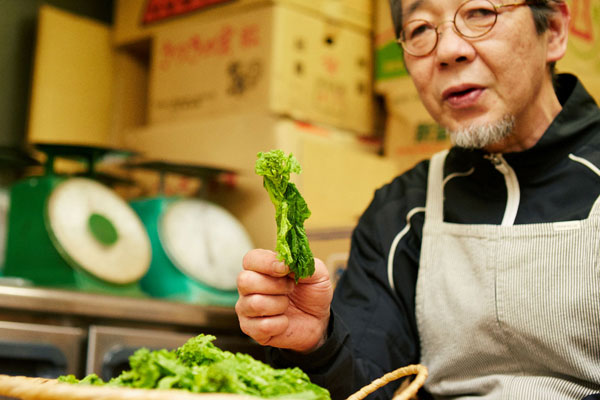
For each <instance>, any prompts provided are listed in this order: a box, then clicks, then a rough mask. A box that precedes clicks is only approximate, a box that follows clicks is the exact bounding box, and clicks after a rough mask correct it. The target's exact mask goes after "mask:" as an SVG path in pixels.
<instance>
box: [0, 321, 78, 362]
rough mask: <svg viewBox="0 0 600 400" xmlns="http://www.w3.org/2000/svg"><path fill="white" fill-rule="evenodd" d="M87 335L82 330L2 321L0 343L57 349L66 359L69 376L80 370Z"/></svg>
mask: <svg viewBox="0 0 600 400" xmlns="http://www.w3.org/2000/svg"><path fill="white" fill-rule="evenodd" d="M86 335H87V332H86V330H84V329H80V328H73V327H65V326H52V325H42V324H24V323H19V322H8V321H0V341H2V342H8V343H13V344H16V343H23V344H31V343H34V344H45V345H48V346H50V347H52V348H54V349H57V350H58V351H59V352H60V353H61V354H62V355H63V356H64V357H65V361H66V368H67V369H66V371H65V373H67V374H76V373H78V372H79V370H80V363H81V358H82V357H81V356H82V350H83V344H84V341H85V338H86Z"/></svg>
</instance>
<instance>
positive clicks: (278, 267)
mask: <svg viewBox="0 0 600 400" xmlns="http://www.w3.org/2000/svg"><path fill="white" fill-rule="evenodd" d="M273 269H274V270H275V272H276V273H278V274H281V275H286V274H287V273H288V272H289V270H288V267H287V265H285V263H283V262H282V261H275V262H274V263H273Z"/></svg>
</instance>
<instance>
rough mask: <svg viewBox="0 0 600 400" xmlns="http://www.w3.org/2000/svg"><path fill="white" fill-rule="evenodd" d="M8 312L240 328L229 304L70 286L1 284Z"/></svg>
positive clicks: (1, 310)
mask: <svg viewBox="0 0 600 400" xmlns="http://www.w3.org/2000/svg"><path fill="white" fill-rule="evenodd" d="M7 313H8V314H14V315H15V317H17V318H23V317H25V318H26V316H27V315H29V314H31V315H33V314H37V315H39V314H46V315H47V316H48V317H54V318H60V317H62V318H61V319H62V320H63V321H69V320H73V321H75V320H77V319H78V318H84V319H94V320H99V319H100V320H112V321H115V322H117V321H120V322H123V323H136V322H138V323H143V324H156V325H173V326H182V327H190V328H202V327H207V328H210V329H211V330H231V329H232V330H234V331H238V330H239V326H238V320H237V316H236V314H235V311H234V309H233V308H229V307H220V306H210V305H197V304H189V303H180V302H174V301H164V300H157V299H150V298H133V297H124V296H109V295H104V294H93V293H84V292H76V291H69V290H57V289H45V288H33V287H14V286H0V319H5V318H3V317H4V315H3V314H7ZM11 319H12V318H11ZM75 324H76V323H75Z"/></svg>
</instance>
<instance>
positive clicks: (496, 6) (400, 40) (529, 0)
mask: <svg viewBox="0 0 600 400" xmlns="http://www.w3.org/2000/svg"><path fill="white" fill-rule="evenodd" d="M472 1H476V0H466V1H464V2H462V3H461V4H460V5H459V6H458V8H457V9H456V11H455V12H454V18H452V21H442V22H440V23H439V24H437V25H434V24H433V23H432V22H431V21H427V20H425V19H411V20H410V21H408V22H407V23H405V24H404V25H402V30H401V31H400V38H398V39H396V42H397V43H398V44H400V45H401V46H402V49H403V50H404V52H406V53H408V54H410V55H411V56H413V57H426V56H428V55H430V54H431V53H433V51H434V50H435V48H436V47H437V45H438V42H439V39H440V34H441V33H440V32H439V31H438V28H439V27H440V26H441V25H442V24H444V23H446V22H452V29H453V30H454V32H456V33H457V34H458V35H459V36H460V37H462V38H466V39H477V38H480V37H482V36H484V35H487V34H488V33H490V32H491V30H492V29H494V26H496V22H497V21H498V15H499V14H500V12H499V11H498V10H500V9H502V8H506V7H519V6H529V5H532V4H535V1H533V0H526V1H524V2H521V3H510V4H494V3H492V1H491V0H484V1H487V2H488V3H489V4H490V5H491V6H492V8H493V10H494V22H493V23H492V24H491V25H490V28H489V29H488V30H487V31H485V32H483V33H481V34H479V35H474V36H470V35H465V34H464V33H462V32H461V31H460V30H459V29H458V26H457V25H456V17H457V15H458V12H459V11H460V9H461V8H463V7H464V6H465V4H467V3H470V2H472ZM415 21H423V22H425V23H426V24H427V25H429V26H431V27H432V28H433V30H434V31H435V42H434V43H433V46H432V47H431V50H429V51H428V52H426V53H424V54H415V53H411V52H410V51H408V50H407V49H406V44H405V41H404V40H403V36H404V29H405V27H406V26H407V25H408V24H411V23H413V22H415Z"/></svg>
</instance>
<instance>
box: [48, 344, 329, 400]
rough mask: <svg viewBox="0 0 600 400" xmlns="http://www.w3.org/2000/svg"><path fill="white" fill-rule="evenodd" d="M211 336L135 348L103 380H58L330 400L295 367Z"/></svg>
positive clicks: (69, 378)
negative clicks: (223, 345) (219, 343)
mask: <svg viewBox="0 0 600 400" xmlns="http://www.w3.org/2000/svg"><path fill="white" fill-rule="evenodd" d="M214 339H215V337H214V336H211V335H199V336H197V337H195V338H192V339H190V340H188V341H187V342H186V343H185V344H184V345H183V346H181V347H180V348H178V349H177V350H171V351H168V350H164V349H163V350H155V351H150V350H148V349H146V348H141V349H139V350H137V351H136V352H135V353H134V354H133V355H132V356H131V357H130V358H129V364H130V366H131V370H128V371H124V372H122V373H121V375H119V376H118V377H116V378H113V379H111V380H110V381H108V382H104V381H103V380H102V379H100V378H99V377H98V376H97V375H96V374H91V375H88V376H86V377H85V378H83V379H81V380H78V379H77V378H75V376H73V375H67V376H61V377H59V378H58V379H59V381H62V382H67V383H74V384H87V385H106V386H117V387H131V388H143V389H183V390H188V391H190V392H194V393H216V392H220V393H237V394H247V395H254V396H260V397H277V398H279V399H281V398H285V397H290V398H292V397H293V398H294V399H305V400H330V396H329V392H328V391H327V390H326V389H324V388H322V387H320V386H318V385H315V384H313V383H311V382H310V379H309V378H308V376H307V375H306V374H305V373H304V372H302V371H301V370H300V369H299V368H291V369H274V368H271V367H270V366H268V365H266V364H264V363H262V362H260V361H258V360H255V359H254V358H252V357H251V356H249V355H247V354H242V353H236V354H233V353H231V352H228V351H223V350H221V349H219V348H218V347H216V346H215V345H214V344H213V343H212V341H213V340H214Z"/></svg>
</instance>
